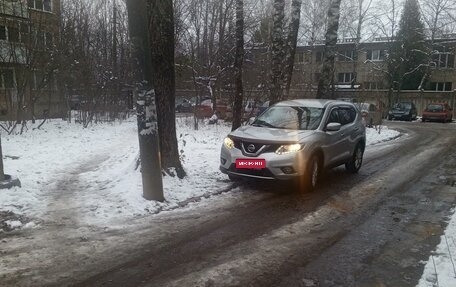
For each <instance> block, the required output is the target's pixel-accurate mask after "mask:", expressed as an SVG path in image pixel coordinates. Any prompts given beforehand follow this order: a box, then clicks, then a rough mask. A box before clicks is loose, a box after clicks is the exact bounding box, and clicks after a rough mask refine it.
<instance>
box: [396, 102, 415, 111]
mask: <svg viewBox="0 0 456 287" xmlns="http://www.w3.org/2000/svg"><path fill="white" fill-rule="evenodd" d="M394 108H395V109H398V110H410V109H411V108H412V104H410V103H397V104H395V105H394Z"/></svg>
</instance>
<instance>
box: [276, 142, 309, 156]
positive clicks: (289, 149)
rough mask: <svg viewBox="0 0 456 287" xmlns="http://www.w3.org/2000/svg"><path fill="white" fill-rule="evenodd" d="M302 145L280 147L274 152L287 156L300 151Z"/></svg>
mask: <svg viewBox="0 0 456 287" xmlns="http://www.w3.org/2000/svg"><path fill="white" fill-rule="evenodd" d="M303 147H304V145H302V144H290V145H282V146H280V147H279V148H278V149H277V150H276V154H287V153H292V152H298V151H300V150H301V149H302V148H303Z"/></svg>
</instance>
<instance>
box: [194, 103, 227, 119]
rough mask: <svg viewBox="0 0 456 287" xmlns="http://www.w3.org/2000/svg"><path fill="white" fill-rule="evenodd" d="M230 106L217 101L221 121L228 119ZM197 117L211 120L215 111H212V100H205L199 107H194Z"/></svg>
mask: <svg viewBox="0 0 456 287" xmlns="http://www.w3.org/2000/svg"><path fill="white" fill-rule="evenodd" d="M227 109H228V106H227V104H226V103H225V102H223V101H217V112H218V116H219V118H220V119H224V118H225V117H226V112H227ZM194 112H195V116H196V117H197V118H199V119H202V118H210V117H212V115H213V114H214V110H213V109H212V100H211V99H205V100H203V101H202V102H201V103H200V104H199V105H196V106H195V107H194Z"/></svg>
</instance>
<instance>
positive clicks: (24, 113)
mask: <svg viewBox="0 0 456 287" xmlns="http://www.w3.org/2000/svg"><path fill="white" fill-rule="evenodd" d="M59 21H60V0H1V1H0V119H2V120H5V119H8V120H22V119H31V118H43V117H52V116H57V115H60V114H62V112H64V110H65V106H64V101H63V100H62V99H61V97H60V95H59V93H58V85H57V83H56V80H55V79H56V69H55V62H54V60H55V59H54V57H53V51H54V50H55V44H56V41H57V40H58V38H59V25H60V24H59Z"/></svg>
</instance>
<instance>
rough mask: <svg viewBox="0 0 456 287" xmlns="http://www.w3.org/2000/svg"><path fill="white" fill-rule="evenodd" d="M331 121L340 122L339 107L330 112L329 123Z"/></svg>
mask: <svg viewBox="0 0 456 287" xmlns="http://www.w3.org/2000/svg"><path fill="white" fill-rule="evenodd" d="M329 123H340V120H339V112H338V109H333V110H332V111H331V113H330V114H329V118H328V124H329Z"/></svg>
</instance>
